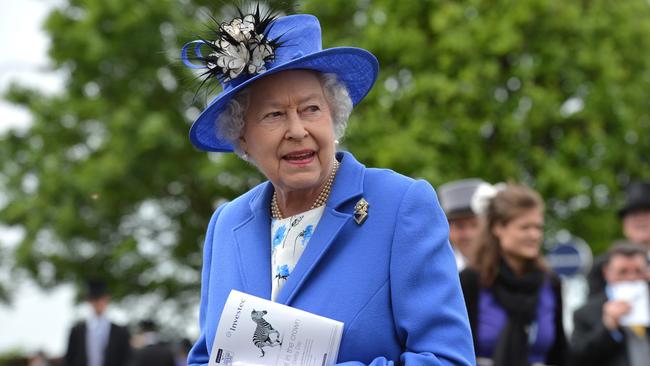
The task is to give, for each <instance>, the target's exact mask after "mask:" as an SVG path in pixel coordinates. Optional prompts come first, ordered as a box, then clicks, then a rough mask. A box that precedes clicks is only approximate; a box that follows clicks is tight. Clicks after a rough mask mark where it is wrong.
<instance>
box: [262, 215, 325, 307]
mask: <svg viewBox="0 0 650 366" xmlns="http://www.w3.org/2000/svg"><path fill="white" fill-rule="evenodd" d="M324 210H325V206H320V207H316V208H314V209H311V210H309V211H305V212H303V213H300V214H298V215H294V216H291V217H287V218H284V219H273V221H272V222H271V276H272V283H273V285H272V287H271V300H273V301H275V299H276V298H277V297H278V294H279V293H280V290H282V287H284V284H285V282H287V279H288V278H289V276H290V275H291V272H293V269H294V268H295V267H296V263H298V260H299V259H300V256H302V252H303V251H304V250H305V247H306V246H307V243H309V239H311V237H312V235H314V231H315V230H316V226H317V225H318V222H319V221H320V218H321V217H322V216H323V211H324Z"/></svg>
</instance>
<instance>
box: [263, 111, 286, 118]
mask: <svg viewBox="0 0 650 366" xmlns="http://www.w3.org/2000/svg"><path fill="white" fill-rule="evenodd" d="M280 116H282V112H280V111H273V112H269V113H267V114H265V115H264V119H269V118H277V117H280Z"/></svg>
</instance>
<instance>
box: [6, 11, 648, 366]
mask: <svg viewBox="0 0 650 366" xmlns="http://www.w3.org/2000/svg"><path fill="white" fill-rule="evenodd" d="M0 3H1V4H2V5H1V8H2V9H3V11H2V15H0V29H1V33H2V34H0V37H1V38H0V40H1V42H2V46H3V47H2V49H0V87H1V88H2V100H1V103H0V113H1V114H0V302H1V303H2V305H0V306H1V307H0V313H1V312H2V311H5V312H8V311H10V310H11V306H12V305H11V304H17V303H20V301H21V298H20V297H19V294H21V293H23V291H22V290H21V289H22V288H23V287H24V286H25V284H33V285H34V286H36V287H38V288H39V289H40V290H39V291H45V292H46V293H47V292H54V291H57V290H60V289H61V288H66V289H68V290H70V292H71V293H74V294H76V295H74V296H75V301H76V302H77V303H79V304H82V303H83V304H85V305H80V306H75V308H74V309H71V310H70V312H69V313H63V312H61V313H59V310H58V308H56V311H53V310H55V309H54V308H47V307H43V308H38V307H37V308H36V309H38V310H35V311H34V318H36V315H39V316H40V315H42V314H46V315H47V316H49V317H51V318H56V317H57V316H61V317H64V318H65V319H67V320H68V323H66V324H59V325H58V328H61V329H58V328H57V330H55V331H51V330H49V328H46V327H39V325H38V324H37V325H32V323H30V319H24V320H23V319H21V320H17V321H16V322H14V323H12V324H16V323H18V324H30V325H29V327H31V328H30V329H29V330H28V332H31V333H32V334H34V335H36V334H39V335H40V334H43V332H52V334H55V333H54V332H56V334H59V338H61V339H58V340H57V341H56V342H57V344H60V345H65V347H68V344H69V343H71V342H70V339H71V338H68V336H69V335H71V334H72V333H74V332H72V331H71V329H72V328H73V326H74V324H75V323H76V322H77V321H78V320H82V319H86V318H89V317H92V314H93V313H94V307H93V306H92V305H91V303H92V301H94V300H95V299H96V296H95V295H92V292H93V291H95V290H97V291H98V293H100V294H101V296H104V295H108V294H109V293H110V299H111V301H112V305H111V307H109V314H111V313H110V311H111V308H112V309H113V311H115V312H114V313H112V314H111V316H110V318H113V319H117V321H115V322H116V323H119V325H120V326H125V328H123V329H124V333H125V334H127V333H128V337H129V340H128V342H127V343H128V345H129V349H131V351H129V352H131V353H130V354H131V355H136V352H137V350H138V349H145V348H146V346H145V345H152V344H154V343H156V344H160V345H162V346H163V347H165V348H166V349H168V350H169V351H170V352H171V356H172V358H173V359H174V360H175V364H176V365H179V364H183V362H184V361H183V360H184V352H186V350H187V344H188V343H189V342H191V341H193V340H194V338H195V337H196V335H197V333H198V332H197V328H196V323H197V312H198V311H197V304H198V301H199V285H200V283H199V278H200V268H201V246H202V241H203V235H204V231H205V223H206V222H208V220H209V218H210V216H211V214H212V212H213V210H214V208H215V207H216V206H217V205H218V204H219V203H221V202H224V201H226V200H229V199H232V198H233V197H237V196H238V195H239V194H241V193H242V192H245V191H246V190H248V189H250V188H251V187H252V186H254V185H256V184H258V183H259V182H260V181H261V180H262V177H261V176H260V174H259V173H258V172H257V171H256V170H255V169H253V167H251V166H250V165H247V164H246V163H244V162H242V161H241V160H240V159H238V158H236V157H234V156H227V155H219V154H205V153H200V152H198V151H196V150H195V149H194V148H193V147H192V146H191V145H190V144H189V143H188V142H187V132H188V129H189V125H190V124H191V122H192V121H193V120H194V119H195V117H196V116H197V114H198V113H199V111H200V110H202V108H203V106H204V105H205V104H206V101H209V99H210V95H213V94H214V93H215V92H216V91H214V90H205V89H203V90H201V91H198V86H199V85H198V84H199V83H198V82H197V79H196V76H195V75H193V74H192V73H191V72H189V71H188V70H186V69H184V68H183V67H182V66H181V65H180V62H179V48H180V46H181V45H182V44H184V43H185V42H187V41H188V40H191V39H195V36H196V34H199V33H202V32H203V31H204V30H205V29H204V27H205V24H206V22H207V21H208V20H209V17H210V16H211V15H214V16H215V17H219V15H220V14H221V12H222V11H223V10H224V9H225V8H227V7H229V6H230V2H227V1H223V2H214V1H206V0H139V1H136V2H134V1H128V0H52V1H48V0H25V1H23V0H21V1H14V0H0ZM269 3H270V4H271V5H272V6H273V7H274V8H279V9H285V10H286V11H287V12H292V11H300V12H306V13H314V14H317V15H318V17H319V19H320V21H321V23H322V24H321V25H322V28H323V29H324V30H325V31H324V33H323V34H324V36H325V37H326V39H325V40H324V43H325V44H327V45H328V46H336V45H339V44H342V45H354V46H359V47H363V48H366V49H368V50H371V51H372V52H373V53H374V54H375V55H377V57H378V58H379V61H380V64H381V71H380V75H379V80H378V84H377V86H376V87H375V88H374V89H373V91H372V92H371V93H370V94H369V95H368V97H367V98H366V99H365V100H364V102H363V103H361V104H360V105H359V106H358V107H357V108H356V109H355V112H354V113H353V114H352V117H351V123H350V127H349V128H348V132H347V135H346V139H345V140H343V141H341V147H342V148H343V149H347V148H348V147H349V148H350V149H351V150H352V151H353V153H354V154H355V156H356V157H357V158H359V160H360V161H362V162H364V163H366V164H367V165H369V166H382V167H389V168H391V169H393V170H395V171H398V172H400V173H403V174H405V175H409V176H412V177H419V178H423V179H426V180H428V181H429V182H431V184H432V185H433V186H434V187H436V189H437V190H438V194H439V197H440V200H441V203H442V205H443V208H444V209H445V211H446V212H447V214H448V217H449V219H450V229H451V232H450V239H451V242H452V243H453V244H454V250H455V251H456V254H457V259H458V260H457V264H458V266H459V269H462V268H465V267H469V268H470V269H471V268H475V269H478V270H477V271H476V278H475V279H477V281H479V282H477V283H481V284H484V283H483V282H481V281H483V278H484V277H482V273H484V272H482V270H481V269H482V268H489V265H487V264H480V263H478V262H476V260H475V259H473V257H475V255H474V252H475V251H476V250H477V249H476V248H477V247H478V242H479V239H477V236H480V235H481V234H480V233H481V220H480V215H481V214H482V212H484V211H481V210H485V209H486V207H488V206H489V204H487V203H486V201H490V200H491V199H492V198H493V197H497V195H498V194H499V193H498V192H503V186H502V187H501V188H499V186H498V185H491V184H487V183H486V182H491V183H496V182H518V184H519V185H521V186H523V187H529V188H526V189H531V190H532V191H533V194H532V195H531V196H530V197H533V198H532V201H531V202H533V203H534V204H532V206H531V207H533V208H536V209H539V212H537V213H538V215H533V216H531V220H532V224H531V227H532V229H531V233H532V234H530V235H533V236H534V235H537V237H536V238H537V241H538V242H539V243H540V247H539V248H538V249H539V253H532V254H530V253H528V254H530V255H533V254H534V255H535V256H539V257H540V258H542V257H544V258H545V260H544V261H540V263H542V262H543V263H544V264H543V265H542V264H541V265H540V266H541V267H540V268H543V269H544V270H548V271H550V272H553V273H556V274H558V277H557V278H558V281H561V292H559V293H557V297H558V298H562V300H563V302H562V309H561V313H562V316H561V317H562V320H563V321H562V322H561V323H560V324H562V328H564V329H563V336H564V335H566V337H567V339H568V343H569V344H571V345H575V342H572V339H571V337H572V335H573V334H574V333H575V332H574V331H576V332H580V331H585V329H586V330H588V329H592V328H589V327H591V326H593V324H589V321H588V320H587V318H593V317H589V316H578V315H576V317H575V318H574V313H575V311H576V310H578V309H580V310H579V312H581V314H582V313H590V312H591V310H588V311H585V310H584V307H585V306H590V304H591V306H592V307H593V308H594V309H596V310H599V311H603V309H604V306H605V304H606V303H607V301H608V298H607V297H606V296H605V297H603V293H604V292H605V290H604V288H606V284H607V282H608V278H607V276H606V275H603V273H605V272H607V270H608V269H609V270H611V269H612V268H613V267H612V266H618V265H620V266H621V267H620V268H622V269H626V268H627V267H628V266H629V267H630V268H633V269H634V268H636V267H635V266H637V267H638V266H640V265H642V264H641V263H628V262H627V261H626V259H630V258H636V257H638V253H637V252H636V251H635V249H629V248H628V249H625V247H626V245H628V244H629V245H633V244H636V245H645V250H646V251H647V248H648V247H650V238H649V237H650V224H649V223H648V220H649V219H648V216H649V215H650V214H649V213H648V207H649V206H650V205H649V204H648V199H649V198H648V197H649V196H650V191H649V189H648V184H647V183H644V182H648V181H650V158H649V157H650V133H648V132H649V131H650V97H649V94H648V90H650V38H649V37H647V35H648V34H650V3H649V2H648V1H646V0H629V1H624V2H613V1H606V0H594V1H581V2H577V1H576V2H549V1H541V0H519V1H510V0H490V1H487V0H467V1H452V0H441V1H419V0H418V1H415V0H413V1H408V0H407V1H399V2H397V1H392V0H332V1H317V0H303V1H286V0H285V1H269ZM34 34H36V35H34ZM468 177H479V178H480V179H478V178H477V179H470V180H467V179H466V178H468ZM477 192H478V193H477ZM486 197H488V198H486ZM535 197H537V198H535ZM524 211H526V210H524ZM531 212H535V210H533V211H531ZM513 217H517V218H518V217H519V216H518V215H515V216H513ZM540 219H541V220H540ZM509 222H511V221H510V218H508V219H506V220H505V221H504V220H502V222H501V221H499V220H498V219H497V221H496V224H495V225H497V226H498V227H500V226H499V225H501V226H503V228H505V227H506V226H507V225H506V224H507V223H509ZM535 232H536V233H535ZM504 235H505V234H504ZM619 239H625V241H626V242H625V243H623V244H621V245H622V247H623V249H621V252H622V253H619V252H616V251H613V252H610V255H604V253H607V251H608V250H612V249H611V248H613V247H621V246H620V245H619V246H617V245H613V243H614V242H615V241H617V240H619ZM495 240H496V241H494V243H496V244H495V245H501V246H503V245H505V246H506V247H507V239H506V241H505V242H504V240H503V238H502V237H501V236H497V237H496V239H495ZM531 240H533V239H531ZM533 241H534V240H533ZM504 243H506V244H504ZM484 245H488V244H484ZM617 250H618V249H617ZM520 254H522V255H528V254H527V252H522V253H520ZM617 256H618V257H617ZM592 258H596V259H595V260H592ZM612 258H619V259H620V258H623V260H621V261H619V260H618V259H616V260H612ZM497 259H498V258H497ZM592 262H593V265H592ZM632 262H634V261H632ZM494 263H497V264H498V261H495V262H494ZM494 263H493V265H494ZM621 263H622V264H621ZM644 264H645V265H647V263H644ZM510 265H512V266H516V264H514V265H513V264H511V263H510ZM592 267H593V268H596V269H595V270H592ZM616 268H619V267H616ZM620 268H619V269H620ZM486 271H487V272H485V273H487V277H486V279H487V280H489V279H490V276H489V270H486ZM533 272H534V271H533ZM590 272H591V273H592V274H591V275H588V274H589V273H590ZM467 273H469V272H467ZM531 273H532V272H531ZM619 275H620V273H619ZM533 277H534V276H533ZM471 278H472V276H471V275H470V276H469V280H467V281H469V282H464V286H466V288H467V285H466V283H473V282H472V280H471ZM620 278H621V277H620V276H618V277H617V276H616V275H615V274H614V275H613V277H610V278H609V281H610V282H611V283H614V282H616V281H617V280H618V279H620ZM466 279H467V278H466ZM623 279H624V280H625V279H627V278H625V277H623ZM95 280H101V281H95ZM495 281H496V282H495ZM486 283H492V284H494V283H497V284H498V283H499V282H498V280H497V279H495V278H492V281H487V282H486ZM544 285H546V284H544ZM549 286H550V287H549V289H551V290H549V291H551V293H553V291H552V289H554V288H555V287H553V284H549ZM470 287H471V286H470ZM468 294H469V293H468V292H466V298H471V296H468ZM475 296H477V298H480V296H482V295H481V293H480V292H477V293H476V294H475ZM549 296H551V295H549ZM599 296H600V297H599ZM100 298H101V297H100ZM551 298H552V296H551ZM86 300H89V301H86ZM91 300H92V301H91ZM466 300H467V299H466ZM592 300H593V301H594V302H593V303H592ZM594 304H595V305H594ZM470 305H471V304H469V303H468V306H470ZM609 307H612V308H613V307H614V306H608V308H609ZM493 310H494V309H493ZM617 310H618V312H617ZM623 310H625V309H623ZM623 310H621V309H620V306H619V307H618V309H610V310H608V311H607V314H610V312H611V314H614V315H617V316H613V317H605V316H602V315H604V314H600V315H601V316H600V318H598V317H597V318H598V319H599V321H600V320H603V319H604V318H607V321H606V322H604V323H603V325H606V326H607V327H606V328H605V329H609V327H610V326H613V327H614V328H616V325H617V322H616V321H618V320H620V316H621V314H622V311H623ZM481 311H482V310H481V309H477V310H476V312H475V315H476V318H475V319H474V321H475V322H479V324H480V319H481V317H480V314H481ZM507 313H508V314H510V315H509V318H508V319H510V318H512V317H513V316H512V314H511V313H509V312H507ZM575 314H578V313H575ZM519 315H521V316H526V314H519ZM471 319H472V311H471V310H470V320H471ZM14 320H15V319H14ZM574 320H575V322H576V323H575V324H574ZM504 321H505V320H504ZM511 325H512V324H511ZM580 327H582V328H580ZM599 329H600V328H599ZM540 332H541V330H540ZM15 333H16V331H15V329H11V328H9V327H6V326H3V325H2V324H0V341H2V342H0V344H10V346H8V347H7V348H6V349H0V364H12V363H11V362H14V364H21V365H22V364H31V365H47V364H50V365H54V364H60V363H62V362H63V360H64V357H65V354H66V353H69V352H68V351H66V349H63V348H61V347H58V348H55V351H51V350H50V349H51V346H49V344H50V342H52V340H51V339H49V340H48V341H47V342H46V341H44V342H43V344H38V345H35V344H29V345H22V346H21V345H16V344H15V343H12V342H10V340H11V339H13V336H14V334H15ZM540 334H541V333H540ZM559 334H560V333H556V336H559ZM578 334H581V333H578ZM154 335H155V336H154ZM607 335H611V333H607ZM622 336H623V337H627V335H626V334H623V335H622ZM612 337H614V338H616V336H615V335H614V336H612ZM489 338H490V336H489V335H488V334H483V335H480V336H478V338H477V339H475V345H477V346H479V347H477V350H479V349H481V347H480V346H481V344H482V343H481V342H483V341H485V340H488V339H489ZM514 338H516V337H514ZM154 340H155V342H154ZM595 341H596V340H594V342H595ZM590 344H592V343H590ZM593 344H597V343H593ZM578 346H581V345H580V344H578ZM48 347H49V348H48ZM577 348H578V349H579V348H580V347H577ZM44 349H47V350H46V351H43V350H44ZM603 349H607V348H603ZM157 353H158V352H157ZM132 359H135V356H134V358H132ZM10 360H13V361H10ZM590 362H591V361H589V360H587V361H584V363H583V364H585V365H586V364H593V363H590ZM640 362H643V361H640ZM641 364H643V363H641Z"/></svg>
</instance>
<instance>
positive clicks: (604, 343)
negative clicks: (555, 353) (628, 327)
mask: <svg viewBox="0 0 650 366" xmlns="http://www.w3.org/2000/svg"><path fill="white" fill-rule="evenodd" d="M606 301H607V296H606V295H605V294H604V293H602V292H601V293H599V294H596V295H594V296H593V297H592V298H591V299H590V300H589V301H588V302H587V304H585V305H584V306H582V307H581V308H579V309H578V310H577V311H576V312H575V313H574V315H573V319H574V329H573V335H572V337H571V343H572V347H571V348H572V365H575V366H583V365H589V366H628V365H629V361H628V356H627V348H626V345H625V335H624V334H623V333H622V332H621V333H620V335H621V337H622V340H621V341H620V342H618V341H616V340H615V339H614V338H613V336H612V333H611V332H610V331H609V330H608V329H607V328H605V325H604V324H603V320H602V318H603V305H604V304H605V302H606Z"/></svg>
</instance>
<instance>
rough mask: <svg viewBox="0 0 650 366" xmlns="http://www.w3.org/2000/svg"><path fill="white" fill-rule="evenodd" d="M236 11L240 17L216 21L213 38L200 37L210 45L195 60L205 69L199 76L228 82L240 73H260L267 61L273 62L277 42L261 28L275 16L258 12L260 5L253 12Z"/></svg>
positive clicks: (277, 45) (250, 74)
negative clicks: (228, 20)
mask: <svg viewBox="0 0 650 366" xmlns="http://www.w3.org/2000/svg"><path fill="white" fill-rule="evenodd" d="M238 12H239V17H237V18H234V19H232V20H231V21H230V22H224V23H217V27H216V29H214V30H213V33H214V38H215V39H214V40H205V39H203V42H202V44H203V45H205V46H207V47H208V48H210V53H209V54H208V55H207V56H205V57H202V56H199V57H197V58H196V60H195V61H199V62H201V63H203V64H204V65H205V67H206V68H207V71H206V72H205V73H203V75H202V76H205V77H206V78H211V77H215V78H217V79H219V80H220V81H221V82H229V81H232V80H234V79H236V78H238V77H240V76H242V75H249V76H253V75H257V74H260V73H263V72H265V71H266V64H267V63H269V62H272V61H273V59H274V57H275V50H276V48H277V47H279V46H280V42H279V41H278V40H275V39H269V38H267V37H266V35H265V33H264V31H265V29H267V26H268V25H269V24H270V23H271V22H272V21H273V20H275V19H276V18H277V16H276V15H274V14H272V13H268V14H266V15H261V14H260V9H259V6H258V7H257V8H256V9H255V11H254V12H253V13H252V14H243V13H242V12H241V11H238Z"/></svg>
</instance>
